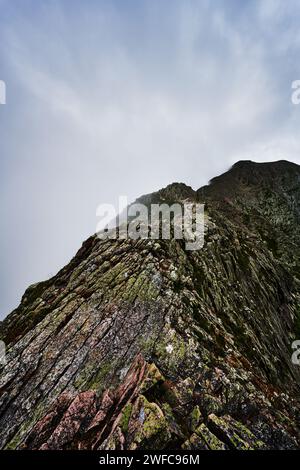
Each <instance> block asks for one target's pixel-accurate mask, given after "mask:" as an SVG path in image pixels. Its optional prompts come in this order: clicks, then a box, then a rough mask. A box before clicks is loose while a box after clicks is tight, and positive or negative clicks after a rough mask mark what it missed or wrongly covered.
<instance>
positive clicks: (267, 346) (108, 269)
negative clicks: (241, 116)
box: [0, 161, 300, 450]
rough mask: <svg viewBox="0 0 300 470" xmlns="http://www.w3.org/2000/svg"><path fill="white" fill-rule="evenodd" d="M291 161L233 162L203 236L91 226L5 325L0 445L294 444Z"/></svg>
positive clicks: (298, 324)
mask: <svg viewBox="0 0 300 470" xmlns="http://www.w3.org/2000/svg"><path fill="white" fill-rule="evenodd" d="M299 182H300V167H299V166H298V165H295V164H292V163H289V162H285V161H281V162H275V163H266V164H258V163H253V162H238V163H237V164H236V165H234V166H233V167H232V169H231V170H229V171H228V172H227V173H225V174H224V175H221V176H219V177H217V178H215V179H214V180H212V182H211V183H210V185H208V186H206V187H204V188H201V189H199V190H198V191H194V190H193V189H192V188H189V187H187V186H186V185H184V184H178V183H175V184H172V185H170V186H168V187H167V188H165V189H163V190H161V191H159V192H157V193H153V194H151V195H147V196H143V197H142V198H140V199H139V202H143V203H146V204H151V202H169V203H172V202H184V201H186V200H189V201H195V202H203V203H205V208H206V234H205V244H204V247H203V249H201V250H199V251H186V250H185V248H184V243H183V241H181V240H170V241H167V240H159V241H155V240H116V241H112V240H99V239H98V238H97V236H92V237H90V238H89V239H88V240H87V241H86V242H85V243H84V244H83V245H82V247H81V249H80V250H79V251H78V253H77V254H76V256H75V257H74V258H73V260H72V261H71V262H70V263H69V264H68V265H67V266H66V267H64V268H63V269H62V270H61V271H60V272H59V273H58V274H57V275H56V276H54V277H53V278H51V279H49V280H47V281H45V282H41V283H38V284H35V285H33V286H30V287H29V288H28V289H27V290H26V292H25V294H24V296H23V298H22V301H21V304H20V305H19V307H18V308H17V309H16V310H15V311H13V312H12V313H11V314H10V315H9V316H8V317H7V318H6V319H5V320H4V322H2V324H1V326H0V337H1V339H2V340H3V341H5V343H6V345H7V350H8V352H7V364H6V365H5V366H2V367H1V369H0V374H1V375H0V424H1V426H0V447H1V448H3V449H171V448H172V449H245V450H247V449H293V448H299V444H300V420H299V418H300V415H299V386H300V367H299V366H295V365H293V364H292V361H291V354H292V349H291V344H292V342H293V341H294V340H295V339H300V284H299V276H300V270H299V267H300V258H299V257H300V249H299V246H300V243H299V242H300V224H299V218H300V184H299Z"/></svg>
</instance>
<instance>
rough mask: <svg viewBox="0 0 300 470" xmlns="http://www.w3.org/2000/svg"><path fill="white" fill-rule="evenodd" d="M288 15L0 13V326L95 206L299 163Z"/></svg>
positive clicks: (266, 5)
mask: <svg viewBox="0 0 300 470" xmlns="http://www.w3.org/2000/svg"><path fill="white" fill-rule="evenodd" d="M297 3H298V2H296V1H294V0H291V2H284V1H279V0H278V1H277V0H274V1H271V0H270V1H268V0H264V2H261V1H254V0H253V1H251V2H240V1H237V0H226V1H225V0H223V1H221V0H216V1H208V0H202V1H195V0H194V1H185V2H181V1H179V0H174V1H172V2H159V1H158V0H151V1H147V0H144V1H142V2H141V1H134V0H127V1H126V2H125V1H118V0H114V1H111V2H105V1H93V0H88V1H86V2H81V1H78V0H74V1H73V2H72V7H71V6H70V2H68V1H67V0H64V1H63V0H61V1H59V0H55V1H51V2H49V1H46V0H41V1H40V2H38V4H37V2H35V1H32V0H23V1H22V2H21V1H17V0H16V1H15V2H10V1H5V0H2V1H1V0H0V10H1V19H0V60H1V64H2V67H1V69H0V74H1V76H0V79H3V80H5V81H6V83H7V93H8V104H7V105H6V106H5V107H2V108H0V139H1V163H0V166H1V168H0V170H1V173H0V174H1V216H2V223H3V227H4V229H3V230H2V233H1V240H0V241H1V246H2V247H3V254H2V263H1V282H0V285H1V289H2V291H1V296H0V298H1V301H2V306H1V311H2V312H3V314H6V313H8V311H9V310H10V309H11V308H12V307H13V306H15V305H16V304H17V303H18V301H19V298H20V296H21V294H22V293H23V291H24V289H25V288H26V286H27V285H28V284H30V283H32V282H35V281H38V280H41V279H43V278H45V277H47V276H48V275H50V273H54V272H55V271H56V270H57V269H58V268H59V267H61V266H63V265H64V264H65V263H66V262H67V261H68V259H69V258H70V257H71V256H72V255H73V254H74V252H75V251H76V249H77V248H78V247H79V245H80V243H81V242H82V240H83V239H84V238H86V237H87V236H88V235H89V234H91V233H93V232H94V231H95V228H96V222H97V221H96V217H95V211H96V207H97V206H98V204H99V203H105V202H109V203H110V202H113V203H116V202H117V198H118V196H119V195H122V194H125V195H127V196H128V198H129V200H134V199H135V198H136V197H138V196H140V195H141V194H144V193H147V192H151V191H154V190H156V189H159V188H160V187H162V186H165V185H167V184H168V183H170V182H172V181H184V182H186V183H187V184H190V185H192V186H193V187H194V188H198V187H200V186H201V185H203V184H205V183H206V182H207V181H208V180H209V179H210V178H211V177H213V176H215V175H216V174H218V173H221V172H222V171H224V170H226V169H227V168H228V167H229V165H230V164H231V163H233V162H234V161H236V160H238V159H255V160H257V161H264V160H274V159H277V158H286V159H291V160H293V161H296V162H298V163H299V139H298V128H299V119H300V107H299V108H298V107H297V106H293V105H292V104H291V100H290V96H291V89H290V87H291V83H292V81H293V80H295V79H298V78H300V71H299V68H298V64H297V61H296V60H295V58H296V56H297V54H298V53H299V47H300V42H299V38H300V36H299V33H298V26H297V25H298V24H299V17H300V8H299V6H298V4H297ZM2 75H3V76H2Z"/></svg>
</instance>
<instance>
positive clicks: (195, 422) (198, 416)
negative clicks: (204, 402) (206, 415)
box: [191, 405, 201, 431]
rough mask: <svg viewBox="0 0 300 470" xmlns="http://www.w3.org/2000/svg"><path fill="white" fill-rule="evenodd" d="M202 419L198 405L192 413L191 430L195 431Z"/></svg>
mask: <svg viewBox="0 0 300 470" xmlns="http://www.w3.org/2000/svg"><path fill="white" fill-rule="evenodd" d="M200 419H201V411H200V408H199V406H198V405H196V406H195V408H193V411H192V413H191V430H192V431H195V430H196V428H197V426H198V425H199V421H200Z"/></svg>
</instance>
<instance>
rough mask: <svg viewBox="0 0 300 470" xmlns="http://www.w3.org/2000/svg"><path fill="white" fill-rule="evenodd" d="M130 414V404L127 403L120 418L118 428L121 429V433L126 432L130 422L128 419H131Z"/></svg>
mask: <svg viewBox="0 0 300 470" xmlns="http://www.w3.org/2000/svg"><path fill="white" fill-rule="evenodd" d="M131 413H132V404H131V403H128V404H127V405H126V406H125V407H124V408H123V413H122V418H121V421H120V427H121V429H122V432H123V433H126V432H127V431H128V425H129V420H130V417H131Z"/></svg>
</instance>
